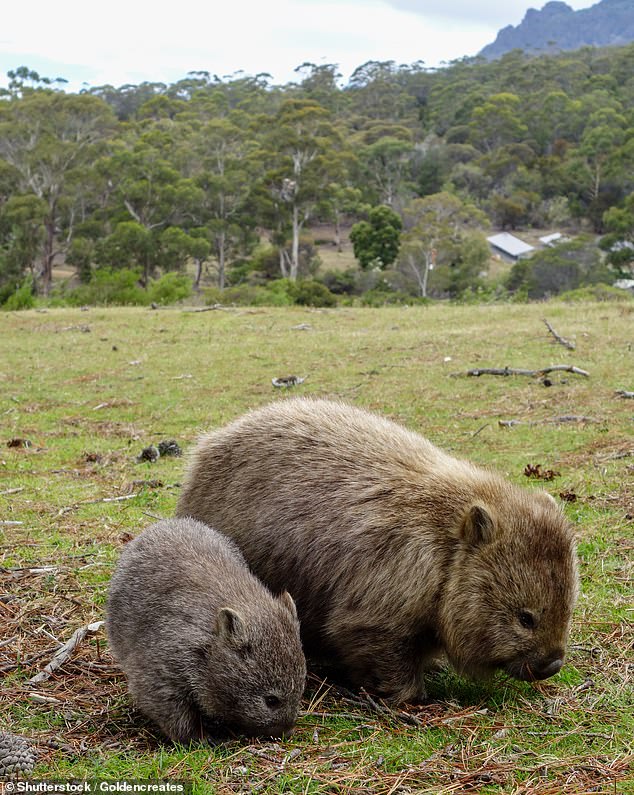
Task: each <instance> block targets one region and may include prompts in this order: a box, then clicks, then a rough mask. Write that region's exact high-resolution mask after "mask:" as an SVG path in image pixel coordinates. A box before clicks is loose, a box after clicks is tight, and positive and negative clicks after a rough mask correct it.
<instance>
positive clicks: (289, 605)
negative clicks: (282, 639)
mask: <svg viewBox="0 0 634 795" xmlns="http://www.w3.org/2000/svg"><path fill="white" fill-rule="evenodd" d="M280 602H281V603H282V604H283V605H284V607H285V608H286V609H287V610H288V612H289V613H290V614H291V615H292V616H293V618H297V608H296V607H295V602H294V601H293V597H292V596H291V595H290V594H289V592H288V591H284V593H282V594H280Z"/></svg>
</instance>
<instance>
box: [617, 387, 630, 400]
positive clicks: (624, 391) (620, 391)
mask: <svg viewBox="0 0 634 795" xmlns="http://www.w3.org/2000/svg"><path fill="white" fill-rule="evenodd" d="M614 394H615V395H618V396H619V397H622V398H628V399H630V400H634V392H628V391H627V389H617V390H616V392H615V393H614Z"/></svg>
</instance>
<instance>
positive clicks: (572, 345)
mask: <svg viewBox="0 0 634 795" xmlns="http://www.w3.org/2000/svg"><path fill="white" fill-rule="evenodd" d="M543 320H544V323H545V324H546V328H547V329H548V331H550V333H551V334H552V335H553V337H554V338H555V340H556V341H557V342H558V343H559V344H560V345H563V346H564V348H568V350H569V351H574V349H575V348H576V347H577V346H576V345H575V343H574V342H572V341H571V340H567V339H566V338H565V337H562V336H560V335H559V334H557V332H556V331H555V329H554V328H553V327H552V326H551V325H550V323H549V322H548V321H547V320H546V318H543Z"/></svg>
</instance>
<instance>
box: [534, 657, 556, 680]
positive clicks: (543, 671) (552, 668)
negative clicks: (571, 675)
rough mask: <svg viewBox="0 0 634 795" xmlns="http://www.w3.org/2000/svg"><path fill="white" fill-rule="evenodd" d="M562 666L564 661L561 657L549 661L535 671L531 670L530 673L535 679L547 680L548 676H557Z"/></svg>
mask: <svg viewBox="0 0 634 795" xmlns="http://www.w3.org/2000/svg"><path fill="white" fill-rule="evenodd" d="M563 664H564V661H563V660H562V659H561V657H557V658H556V659H555V660H551V661H550V662H548V663H546V664H545V665H543V666H542V667H540V668H537V670H535V669H533V670H531V673H532V675H533V677H534V678H535V679H548V678H549V677H550V676H554V675H555V674H558V673H559V671H561V668H562V666H563Z"/></svg>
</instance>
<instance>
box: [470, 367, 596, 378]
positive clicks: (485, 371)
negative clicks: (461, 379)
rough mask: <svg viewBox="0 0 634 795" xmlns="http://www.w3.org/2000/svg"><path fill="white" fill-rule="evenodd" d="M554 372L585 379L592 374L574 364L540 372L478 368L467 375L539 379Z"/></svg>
mask: <svg viewBox="0 0 634 795" xmlns="http://www.w3.org/2000/svg"><path fill="white" fill-rule="evenodd" d="M554 372H565V373H574V374H575V375H582V376H584V378H589V377H590V373H589V372H588V371H587V370H582V369H581V368H580V367H575V366H574V365H572V364H551V365H550V367H542V368H541V369H540V370H525V369H523V368H518V367H477V368H474V369H473V370H468V371H467V375H469V376H478V377H479V376H481V375H526V376H528V377H529V378H537V377H538V376H541V375H547V374H548V373H554Z"/></svg>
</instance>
